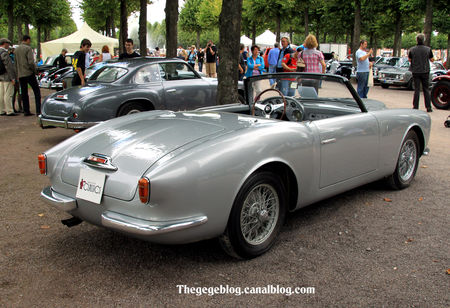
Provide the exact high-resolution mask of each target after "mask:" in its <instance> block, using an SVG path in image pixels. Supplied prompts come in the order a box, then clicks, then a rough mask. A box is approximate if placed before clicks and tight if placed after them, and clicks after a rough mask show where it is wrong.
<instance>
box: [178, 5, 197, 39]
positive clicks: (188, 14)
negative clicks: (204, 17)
mask: <svg viewBox="0 0 450 308" xmlns="http://www.w3.org/2000/svg"><path fill="white" fill-rule="evenodd" d="M202 2H203V0H186V2H185V3H184V6H183V8H182V9H181V12H180V20H179V23H178V24H179V26H180V28H181V29H182V30H184V31H186V32H197V31H202V29H203V26H202V24H201V23H200V6H201V4H202Z"/></svg>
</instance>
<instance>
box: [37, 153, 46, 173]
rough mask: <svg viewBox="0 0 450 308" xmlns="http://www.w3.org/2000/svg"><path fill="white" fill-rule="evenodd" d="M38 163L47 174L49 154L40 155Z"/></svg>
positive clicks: (40, 168)
mask: <svg viewBox="0 0 450 308" xmlns="http://www.w3.org/2000/svg"><path fill="white" fill-rule="evenodd" d="M38 163H39V171H40V172H41V174H47V156H46V155H45V154H39V155H38Z"/></svg>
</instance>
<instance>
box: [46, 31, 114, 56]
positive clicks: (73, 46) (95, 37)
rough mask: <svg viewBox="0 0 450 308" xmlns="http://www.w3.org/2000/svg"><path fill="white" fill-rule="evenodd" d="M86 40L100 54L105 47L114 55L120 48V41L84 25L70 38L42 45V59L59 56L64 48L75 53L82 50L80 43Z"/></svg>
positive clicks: (66, 37)
mask: <svg viewBox="0 0 450 308" xmlns="http://www.w3.org/2000/svg"><path fill="white" fill-rule="evenodd" d="M85 38H86V39H88V40H90V41H91V43H92V47H91V48H92V49H94V50H97V51H98V52H101V50H102V47H103V46H104V45H106V46H108V47H109V51H110V52H111V53H113V51H114V47H119V40H118V39H115V38H112V37H107V36H104V35H101V34H100V33H97V32H95V31H94V30H92V28H91V27H89V26H88V24H87V23H84V24H83V26H81V28H80V30H78V31H76V32H74V33H72V34H70V35H68V36H65V37H62V38H59V39H56V40H53V41H48V42H45V43H41V49H42V58H43V59H44V60H45V59H46V58H47V57H48V56H53V55H57V54H59V53H60V52H61V50H62V49H63V48H66V49H67V51H68V52H75V51H77V50H79V49H80V43H81V41H82V40H83V39H85Z"/></svg>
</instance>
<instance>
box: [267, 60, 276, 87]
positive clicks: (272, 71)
mask: <svg viewBox="0 0 450 308" xmlns="http://www.w3.org/2000/svg"><path fill="white" fill-rule="evenodd" d="M276 72H277V65H276V64H274V65H272V64H270V65H269V74H270V73H276ZM269 81H270V85H273V84H274V83H275V81H276V79H273V78H272V79H269Z"/></svg>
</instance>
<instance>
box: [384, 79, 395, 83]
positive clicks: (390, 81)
mask: <svg viewBox="0 0 450 308" xmlns="http://www.w3.org/2000/svg"><path fill="white" fill-rule="evenodd" d="M383 82H384V83H394V81H393V80H383Z"/></svg>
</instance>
